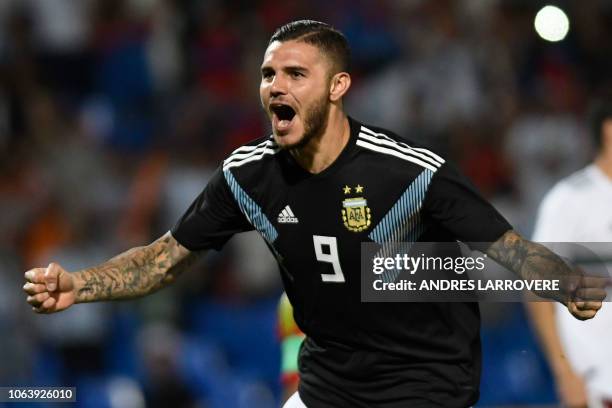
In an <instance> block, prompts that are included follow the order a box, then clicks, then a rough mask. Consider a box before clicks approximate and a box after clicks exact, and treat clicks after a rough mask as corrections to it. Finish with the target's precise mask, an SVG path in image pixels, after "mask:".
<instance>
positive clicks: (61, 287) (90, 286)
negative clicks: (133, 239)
mask: <svg viewBox="0 0 612 408" xmlns="http://www.w3.org/2000/svg"><path fill="white" fill-rule="evenodd" d="M198 254H199V253H197V252H192V251H189V250H188V249H187V248H185V247H183V246H182V245H181V244H179V243H178V242H177V241H176V240H175V239H174V238H173V237H172V235H171V234H170V232H168V233H166V234H165V235H164V236H162V237H161V238H159V239H157V240H156V241H154V242H152V243H151V244H149V245H147V246H142V247H137V248H132V249H130V250H129V251H126V252H124V253H122V254H120V255H117V256H116V257H114V258H112V259H110V260H109V261H107V262H104V263H103V264H101V265H98V266H95V267H93V268H87V269H83V270H80V271H76V272H72V273H71V272H67V271H66V270H64V269H63V268H62V267H61V266H60V265H58V264H55V263H52V264H50V265H49V266H48V267H47V268H34V269H31V270H29V271H27V272H26V273H25V279H26V284H25V285H24V287H23V289H24V291H25V292H26V293H27V294H28V295H29V296H28V298H27V301H28V303H30V304H31V305H32V306H33V309H34V311H35V312H38V313H52V312H58V311H61V310H64V309H66V308H68V307H70V306H71V305H72V304H74V303H82V302H95V301H100V300H118V299H130V298H136V297H140V296H145V295H148V294H150V293H153V292H155V291H157V290H159V289H161V288H163V287H165V286H167V285H169V284H170V283H172V282H173V281H174V279H175V278H176V277H177V276H178V275H179V274H180V273H181V272H183V271H184V270H185V269H187V268H189V267H190V266H191V265H192V264H193V263H194V261H195V260H196V259H197V258H198Z"/></svg>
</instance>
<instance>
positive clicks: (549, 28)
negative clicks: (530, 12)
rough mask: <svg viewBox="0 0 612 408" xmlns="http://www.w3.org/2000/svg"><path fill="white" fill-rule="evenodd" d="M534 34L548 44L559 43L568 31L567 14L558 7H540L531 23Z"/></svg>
mask: <svg viewBox="0 0 612 408" xmlns="http://www.w3.org/2000/svg"><path fill="white" fill-rule="evenodd" d="M533 25H534V27H535V30H536V32H537V33H538V35H539V36H540V37H542V39H544V40H546V41H550V42H557V41H561V40H563V39H564V38H565V36H566V35H567V33H568V31H569V25H570V24H569V19H568V18H567V14H565V12H564V11H563V10H561V9H560V8H559V7H555V6H545V7H542V9H541V10H540V11H538V14H536V16H535V20H534V22H533Z"/></svg>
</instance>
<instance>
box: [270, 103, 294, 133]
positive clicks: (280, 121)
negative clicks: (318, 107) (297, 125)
mask: <svg viewBox="0 0 612 408" xmlns="http://www.w3.org/2000/svg"><path fill="white" fill-rule="evenodd" d="M270 111H271V112H272V125H273V126H274V127H275V128H276V129H277V130H278V131H281V132H282V131H287V130H289V128H290V127H291V123H292V122H293V118H294V117H295V110H294V109H293V108H292V107H291V106H289V105H284V104H281V103H275V104H272V105H270Z"/></svg>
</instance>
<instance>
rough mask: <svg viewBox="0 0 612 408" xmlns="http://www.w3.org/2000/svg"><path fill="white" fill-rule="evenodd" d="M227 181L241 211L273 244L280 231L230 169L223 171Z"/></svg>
mask: <svg viewBox="0 0 612 408" xmlns="http://www.w3.org/2000/svg"><path fill="white" fill-rule="evenodd" d="M223 175H224V176H225V181H227V184H228V186H229V188H230V190H231V191H232V194H233V195H234V198H235V199H236V202H237V203H238V207H239V208H240V211H242V213H243V214H244V215H245V216H246V217H247V219H248V220H249V222H250V223H251V225H253V227H255V229H256V230H257V231H259V233H260V234H261V235H262V236H263V237H264V239H265V240H266V241H268V243H270V244H272V243H273V242H274V241H276V238H277V237H278V231H276V228H274V226H273V225H272V223H271V222H270V220H268V217H266V215H265V214H264V213H263V211H262V210H261V207H260V206H259V205H257V203H256V202H255V201H253V199H252V198H251V197H249V195H248V194H247V193H246V192H245V191H244V190H243V189H242V187H240V184H238V182H237V181H236V179H235V178H234V175H233V174H232V172H231V171H230V170H229V169H228V170H225V171H223Z"/></svg>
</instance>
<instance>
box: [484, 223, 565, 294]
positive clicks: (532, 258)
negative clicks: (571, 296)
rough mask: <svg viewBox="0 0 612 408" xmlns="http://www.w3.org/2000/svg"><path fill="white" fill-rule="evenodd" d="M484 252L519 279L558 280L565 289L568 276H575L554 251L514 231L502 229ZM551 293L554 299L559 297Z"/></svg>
mask: <svg viewBox="0 0 612 408" xmlns="http://www.w3.org/2000/svg"><path fill="white" fill-rule="evenodd" d="M487 255H489V256H490V257H491V258H493V259H494V260H495V261H497V262H499V263H500V264H501V265H503V266H505V267H506V268H508V269H510V270H511V271H513V272H515V273H516V274H517V275H518V276H519V277H520V278H521V279H525V280H533V279H560V280H561V281H562V282H563V284H562V286H564V288H563V289H565V290H567V289H568V288H569V285H570V284H571V283H572V277H575V276H576V272H575V271H574V270H573V268H572V267H570V266H569V265H568V264H567V263H566V262H565V261H563V259H561V258H560V257H559V256H558V255H556V254H555V253H554V252H552V251H550V250H549V249H548V248H546V247H545V246H543V245H540V244H537V243H535V242H531V241H528V240H526V239H524V238H523V237H521V236H520V235H519V234H517V233H516V232H514V231H508V232H506V233H505V234H504V235H503V236H502V237H501V238H500V239H498V240H497V241H496V242H495V243H493V244H492V245H491V246H490V247H489V249H488V250H487ZM563 289H562V290H563ZM552 295H553V297H555V298H557V299H558V297H559V296H561V294H552ZM558 300H562V301H563V300H565V299H558Z"/></svg>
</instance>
